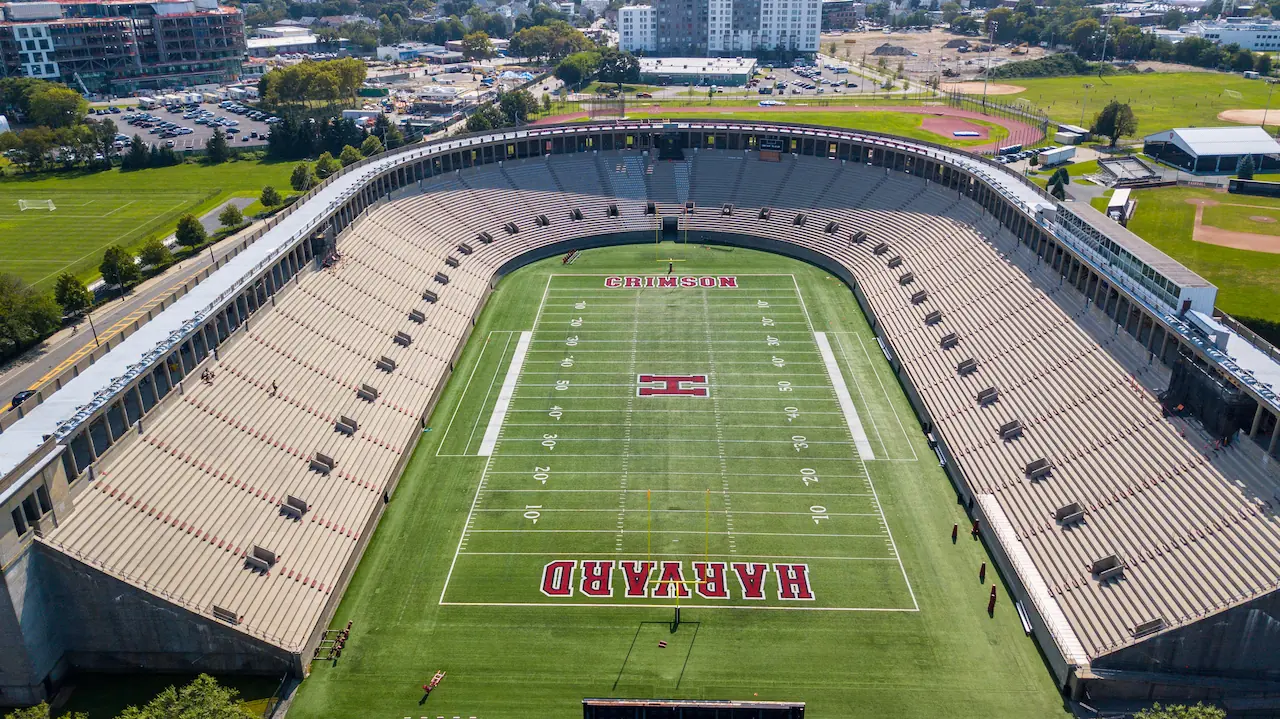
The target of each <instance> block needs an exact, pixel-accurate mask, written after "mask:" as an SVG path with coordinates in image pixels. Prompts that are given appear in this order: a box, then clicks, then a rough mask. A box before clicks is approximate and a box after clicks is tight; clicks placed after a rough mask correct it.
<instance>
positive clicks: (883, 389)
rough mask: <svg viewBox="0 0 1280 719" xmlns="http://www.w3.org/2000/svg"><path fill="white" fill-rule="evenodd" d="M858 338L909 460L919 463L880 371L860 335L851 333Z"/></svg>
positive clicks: (909, 436)
mask: <svg viewBox="0 0 1280 719" xmlns="http://www.w3.org/2000/svg"><path fill="white" fill-rule="evenodd" d="M853 336H854V337H857V338H858V344H859V345H860V346H861V347H862V354H864V355H866V356H867V362H868V363H869V364H870V365H871V373H872V374H874V375H875V376H876V381H877V382H879V383H880V391H881V392H883V393H884V399H885V401H886V402H888V403H889V409H891V410H893V416H894V418H895V419H897V420H898V428H899V429H901V430H902V438H903V440H905V441H906V443H907V447H909V448H910V449H911V460H912V461H913V462H919V461H920V455H919V454H916V448H915V444H914V443H912V441H911V435H909V434H907V427H906V425H904V424H903V423H902V414H901V413H899V412H898V408H897V407H894V406H893V398H892V397H890V396H889V388H888V387H886V386H885V384H884V380H883V379H882V378H881V377H880V371H879V370H878V369H876V363H875V362H874V361H873V360H872V359H871V353H870V352H868V351H867V345H866V343H865V342H863V341H862V335H860V334H856V333H853Z"/></svg>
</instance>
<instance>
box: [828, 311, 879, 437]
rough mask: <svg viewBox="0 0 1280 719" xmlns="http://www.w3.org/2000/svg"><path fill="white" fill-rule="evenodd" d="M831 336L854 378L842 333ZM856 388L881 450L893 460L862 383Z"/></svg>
mask: <svg viewBox="0 0 1280 719" xmlns="http://www.w3.org/2000/svg"><path fill="white" fill-rule="evenodd" d="M831 335H832V336H833V337H835V339H836V347H839V348H840V356H841V357H844V363H845V365H847V366H848V367H849V376H850V377H852V376H853V363H852V362H850V361H849V354H848V353H847V352H845V350H844V343H843V342H841V341H840V333H838V332H832V333H831ZM854 386H855V387H857V388H858V397H860V398H861V399H862V406H863V407H866V408H867V421H868V422H870V423H871V429H873V430H875V433H876V439H878V440H880V449H882V450H884V456H885V459H892V452H890V451H889V446H888V445H887V444H885V443H884V435H882V434H880V426H879V425H877V424H876V413H875V412H872V411H871V403H869V402H867V396H866V395H865V394H863V393H862V383H861V382H854Z"/></svg>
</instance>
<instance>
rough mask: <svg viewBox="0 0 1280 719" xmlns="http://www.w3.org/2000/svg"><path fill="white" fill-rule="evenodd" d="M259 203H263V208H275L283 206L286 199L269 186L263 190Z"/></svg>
mask: <svg viewBox="0 0 1280 719" xmlns="http://www.w3.org/2000/svg"><path fill="white" fill-rule="evenodd" d="M299 167H306V165H299ZM258 202H260V203H262V206H263V207H275V206H276V205H279V204H282V203H283V202H284V198H283V197H281V196H280V193H279V192H276V188H274V187H272V186H271V185H267V186H266V187H264V188H262V194H261V195H259V196H258Z"/></svg>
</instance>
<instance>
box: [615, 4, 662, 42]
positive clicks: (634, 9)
mask: <svg viewBox="0 0 1280 719" xmlns="http://www.w3.org/2000/svg"><path fill="white" fill-rule="evenodd" d="M618 47H619V48H621V49H623V50H626V51H627V52H656V51H657V50H658V19H657V14H656V13H655V12H654V10H653V6H652V5H626V6H624V7H620V8H618Z"/></svg>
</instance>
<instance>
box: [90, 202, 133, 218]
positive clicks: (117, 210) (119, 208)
mask: <svg viewBox="0 0 1280 719" xmlns="http://www.w3.org/2000/svg"><path fill="white" fill-rule="evenodd" d="M135 202H137V200H129V201H128V202H126V203H124V204H123V205H121V206H119V207H117V208H116V209H114V210H112V211H110V212H108V213H106V214H103V215H99V218H102V217H110V216H112V215H114V214H116V213H117V212H119V211H120V210H123V209H124V208H126V207H128V206H129V205H132V204H134V203H135Z"/></svg>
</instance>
